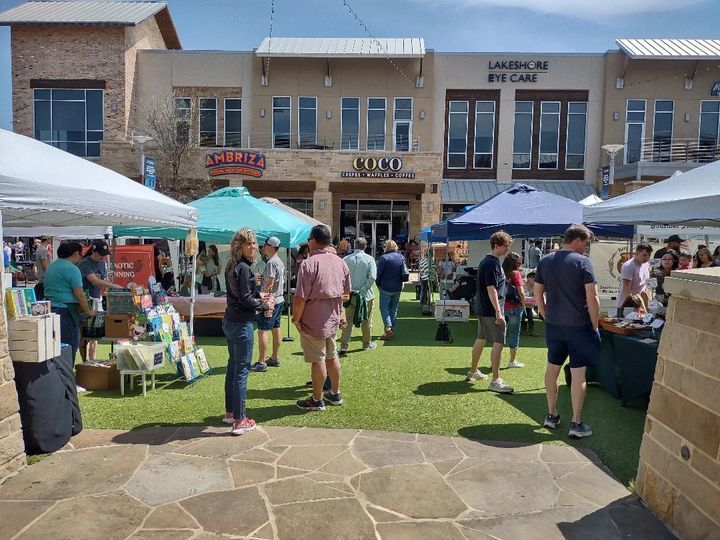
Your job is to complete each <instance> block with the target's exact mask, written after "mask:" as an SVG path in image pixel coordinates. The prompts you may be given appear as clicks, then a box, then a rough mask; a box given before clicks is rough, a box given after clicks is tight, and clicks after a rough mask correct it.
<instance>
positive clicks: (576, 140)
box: [565, 101, 587, 170]
mask: <svg viewBox="0 0 720 540" xmlns="http://www.w3.org/2000/svg"><path fill="white" fill-rule="evenodd" d="M586 125H587V103H584V102H572V101H571V102H570V103H568V117H567V142H566V144H565V169H566V170H583V169H584V168H585V136H586V135H585V133H586Z"/></svg>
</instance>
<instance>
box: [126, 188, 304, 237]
mask: <svg viewBox="0 0 720 540" xmlns="http://www.w3.org/2000/svg"><path fill="white" fill-rule="evenodd" d="M189 205H190V206H192V207H193V208H196V209H197V210H198V212H199V214H200V218H199V220H198V225H197V233H198V238H199V239H200V240H204V241H205V242H215V243H218V244H229V243H230V240H231V239H232V237H233V234H235V231H237V230H238V229H241V228H243V227H250V228H251V229H252V230H254V231H255V235H256V236H257V238H258V242H262V241H264V240H265V239H266V238H268V237H270V236H277V237H278V238H279V239H280V243H281V244H282V246H283V247H296V246H298V245H300V244H301V243H302V242H304V241H305V240H307V237H308V234H309V233H310V229H312V224H311V223H309V222H307V221H305V220H302V219H300V218H298V217H296V216H294V215H293V214H291V213H290V212H287V211H285V210H283V209H282V208H280V207H279V206H276V205H273V204H269V203H267V202H265V201H262V200H260V199H256V198H255V197H253V196H252V195H250V192H249V191H248V190H247V188H244V187H227V188H223V189H219V190H217V191H214V192H212V193H210V194H209V195H207V196H205V197H203V198H202V199H198V200H196V201H193V202H191V203H190V204H189ZM114 233H115V235H116V236H135V237H138V236H140V237H142V236H144V237H148V238H176V239H183V238H185V237H186V236H187V229H186V228H178V227H162V226H160V227H115V228H114Z"/></svg>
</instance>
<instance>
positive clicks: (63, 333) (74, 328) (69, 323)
mask: <svg viewBox="0 0 720 540" xmlns="http://www.w3.org/2000/svg"><path fill="white" fill-rule="evenodd" d="M52 312H53V313H57V314H58V315H60V341H61V342H62V343H65V344H66V345H70V348H71V349H72V363H73V365H74V364H75V355H76V354H77V351H78V349H79V348H80V327H79V326H78V325H77V324H75V319H73V316H72V314H71V313H70V310H69V309H68V308H64V307H56V308H52Z"/></svg>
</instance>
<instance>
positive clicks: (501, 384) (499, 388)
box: [488, 377, 515, 394]
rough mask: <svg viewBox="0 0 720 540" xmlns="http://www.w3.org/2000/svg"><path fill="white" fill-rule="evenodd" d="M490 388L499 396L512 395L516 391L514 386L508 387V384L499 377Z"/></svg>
mask: <svg viewBox="0 0 720 540" xmlns="http://www.w3.org/2000/svg"><path fill="white" fill-rule="evenodd" d="M488 388H489V389H490V390H492V391H493V392H497V393H499V394H512V393H513V392H514V391H515V389H514V388H513V387H512V386H508V384H507V383H506V382H505V381H503V380H502V379H501V378H499V377H498V378H497V379H495V380H494V381H493V382H491V383H490V386H489V387H488Z"/></svg>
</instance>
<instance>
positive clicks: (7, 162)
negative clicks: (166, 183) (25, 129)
mask: <svg viewBox="0 0 720 540" xmlns="http://www.w3.org/2000/svg"><path fill="white" fill-rule="evenodd" d="M0 211H2V218H3V225H4V227H6V228H10V227H43V228H49V227H67V226H72V227H78V226H101V227H107V226H112V225H138V226H141V225H169V226H175V227H187V228H192V227H195V226H196V225H197V218H198V216H197V210H196V209H194V208H192V207H190V206H187V205H185V204H182V203H180V202H178V201H176V200H174V199H171V198H169V197H166V196H165V195H162V194H161V193H158V192H156V191H153V190H151V189H148V188H146V187H145V186H143V185H142V184H139V183H138V182H135V181H134V180H131V179H130V178H127V177H125V176H122V175H121V174H118V173H116V172H114V171H111V170H110V169H106V168H105V167H101V166H100V165H98V164H96V163H93V162H91V161H87V160H85V159H82V158H79V157H76V156H73V155H72V154H68V153H67V152H63V151H62V150H58V149H57V148H54V147H52V146H49V145H47V144H45V143H43V142H40V141H36V140H35V139H31V138H29V137H25V136H23V135H18V134H16V133H11V132H9V131H5V130H2V129H0ZM51 232H52V231H49V232H48V233H51ZM48 233H46V234H48Z"/></svg>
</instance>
